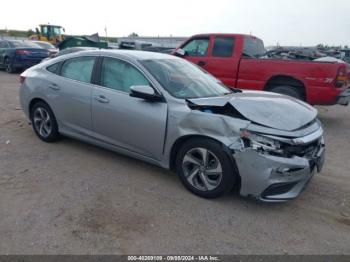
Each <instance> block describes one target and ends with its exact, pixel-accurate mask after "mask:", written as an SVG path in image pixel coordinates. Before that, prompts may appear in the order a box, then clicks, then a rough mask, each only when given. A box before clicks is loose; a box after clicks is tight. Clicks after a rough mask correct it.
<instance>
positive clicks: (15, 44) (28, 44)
mask: <svg viewBox="0 0 350 262" xmlns="http://www.w3.org/2000/svg"><path fill="white" fill-rule="evenodd" d="M10 44H11V45H12V47H14V48H41V47H40V46H38V45H37V44H35V43H33V42H30V41H11V42H10Z"/></svg>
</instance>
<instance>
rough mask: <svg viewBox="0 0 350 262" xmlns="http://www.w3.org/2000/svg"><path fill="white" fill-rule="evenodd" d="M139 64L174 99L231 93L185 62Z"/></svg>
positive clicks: (176, 60)
mask: <svg viewBox="0 0 350 262" xmlns="http://www.w3.org/2000/svg"><path fill="white" fill-rule="evenodd" d="M140 63H141V64H142V65H143V66H144V67H145V68H146V69H147V70H148V71H149V72H150V73H151V74H152V75H153V76H154V77H155V78H156V79H157V81H158V82H159V83H160V84H161V85H162V86H163V87H164V89H165V90H167V91H168V92H169V93H170V94H171V95H172V96H174V97H176V98H182V99H190V98H201V97H214V96H222V95H225V94H229V93H232V91H231V90H229V89H228V88H226V87H225V86H224V85H223V84H222V83H221V82H220V81H219V80H217V79H216V78H214V77H213V76H211V75H209V74H208V73H206V72H205V71H202V70H201V69H199V68H197V67H196V66H195V65H193V64H191V63H189V62H187V61H186V60H182V59H159V60H142V61H140Z"/></svg>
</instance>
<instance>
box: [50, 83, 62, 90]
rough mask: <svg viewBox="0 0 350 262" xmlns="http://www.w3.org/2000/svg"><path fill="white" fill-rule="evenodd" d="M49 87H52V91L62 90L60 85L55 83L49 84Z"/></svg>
mask: <svg viewBox="0 0 350 262" xmlns="http://www.w3.org/2000/svg"><path fill="white" fill-rule="evenodd" d="M49 87H50V88H51V89H53V90H60V89H61V88H60V87H59V86H58V85H56V84H55V83H51V84H49Z"/></svg>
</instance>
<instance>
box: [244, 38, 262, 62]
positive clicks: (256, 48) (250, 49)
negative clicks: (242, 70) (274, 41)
mask: <svg viewBox="0 0 350 262" xmlns="http://www.w3.org/2000/svg"><path fill="white" fill-rule="evenodd" d="M243 53H244V54H247V55H250V56H255V57H259V56H263V55H264V54H265V53H266V50H265V47H264V43H263V42H262V41H261V40H260V39H258V38H254V37H245V38H244V49H243Z"/></svg>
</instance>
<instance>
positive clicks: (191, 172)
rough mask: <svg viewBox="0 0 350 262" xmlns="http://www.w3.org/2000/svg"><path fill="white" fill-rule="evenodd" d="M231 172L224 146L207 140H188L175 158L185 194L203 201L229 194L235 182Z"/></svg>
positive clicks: (232, 165)
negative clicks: (202, 198)
mask: <svg viewBox="0 0 350 262" xmlns="http://www.w3.org/2000/svg"><path fill="white" fill-rule="evenodd" d="M203 156H206V158H205V159H207V161H205V162H206V163H203V160H205V159H203ZM200 158H202V159H200ZM235 170H236V169H234V164H233V162H232V159H231V156H230V155H229V153H228V152H227V150H226V148H225V146H223V145H222V144H220V143H218V142H215V141H213V140H210V139H205V138H199V139H193V140H190V141H188V142H186V143H185V144H184V145H182V147H181V148H180V150H179V151H178V153H177V156H176V171H177V174H178V176H179V178H180V180H181V182H182V183H183V185H184V186H185V187H186V188H187V189H188V190H189V191H191V192H192V193H194V194H195V195H197V196H200V197H204V198H218V197H220V196H222V195H224V194H225V193H227V192H229V191H230V190H231V189H232V188H233V187H234V186H235V184H236V181H237V179H236V178H237V175H236V174H235ZM220 171H221V172H220ZM208 174H210V175H208Z"/></svg>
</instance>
